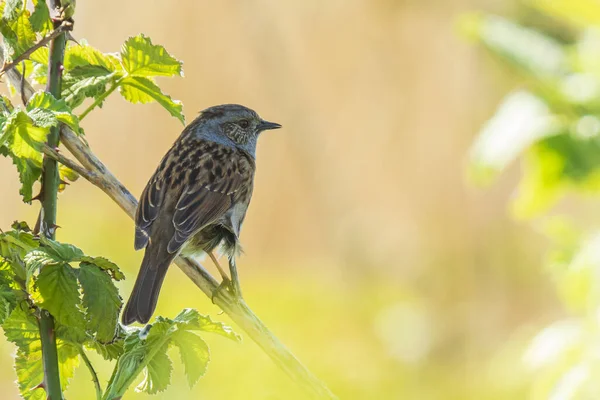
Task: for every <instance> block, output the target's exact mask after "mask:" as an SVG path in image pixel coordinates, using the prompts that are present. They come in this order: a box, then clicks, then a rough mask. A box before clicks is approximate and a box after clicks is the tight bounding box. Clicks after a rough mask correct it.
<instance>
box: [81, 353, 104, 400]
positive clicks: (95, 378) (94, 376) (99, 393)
mask: <svg viewBox="0 0 600 400" xmlns="http://www.w3.org/2000/svg"><path fill="white" fill-rule="evenodd" d="M78 350H79V355H80V356H81V358H82V359H83V362H84V364H85V365H86V367H87V368H88V369H89V370H90V374H91V375H92V382H94V387H95V388H96V400H101V399H102V386H101V385H100V380H99V379H98V374H97V373H96V370H95V369H94V366H93V365H92V363H91V362H90V359H89V358H88V356H87V354H85V350H84V349H83V346H79V347H78Z"/></svg>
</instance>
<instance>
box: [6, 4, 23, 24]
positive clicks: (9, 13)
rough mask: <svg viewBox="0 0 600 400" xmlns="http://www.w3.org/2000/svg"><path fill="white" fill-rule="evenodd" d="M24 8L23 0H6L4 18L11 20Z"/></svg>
mask: <svg viewBox="0 0 600 400" xmlns="http://www.w3.org/2000/svg"><path fill="white" fill-rule="evenodd" d="M22 9H23V0H5V2H4V11H3V13H2V18H3V19H5V20H7V21H11V20H14V19H16V18H17V16H18V15H19V12H20V10H22ZM3 23H4V21H3Z"/></svg>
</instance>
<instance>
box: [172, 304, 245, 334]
mask: <svg viewBox="0 0 600 400" xmlns="http://www.w3.org/2000/svg"><path fill="white" fill-rule="evenodd" d="M174 321H175V322H178V323H179V324H182V326H185V327H186V329H190V330H199V331H203V332H210V333H216V334H218V335H221V336H224V337H226V338H228V339H231V340H234V341H236V342H239V341H241V340H242V338H241V337H240V335H238V334H237V333H235V332H234V331H233V329H232V328H231V327H230V326H227V325H225V324H224V323H222V322H215V321H213V320H212V319H211V318H210V316H208V315H202V314H200V313H198V311H196V310H194V309H192V308H186V309H184V310H183V311H181V312H180V313H179V314H178V315H177V316H176V317H175V319H174Z"/></svg>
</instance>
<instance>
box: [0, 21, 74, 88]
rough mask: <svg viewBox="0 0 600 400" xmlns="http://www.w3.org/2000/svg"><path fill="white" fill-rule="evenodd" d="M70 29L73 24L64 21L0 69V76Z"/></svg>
mask: <svg viewBox="0 0 600 400" xmlns="http://www.w3.org/2000/svg"><path fill="white" fill-rule="evenodd" d="M72 29H73V23H71V22H69V21H64V22H63V23H62V24H61V25H60V26H59V27H58V28H56V29H55V30H53V31H52V32H50V33H49V34H47V35H46V36H44V37H43V38H42V39H40V41H39V42H37V43H36V44H34V45H33V46H31V47H30V48H29V49H27V50H25V51H24V52H23V53H21V54H20V55H19V56H18V57H17V58H15V59H14V60H13V61H12V62H9V63H8V64H4V66H3V67H2V69H0V76H2V75H3V74H4V73H6V72H8V71H10V70H11V69H13V68H14V67H16V66H17V65H18V64H19V63H20V62H21V61H24V60H27V59H28V58H29V56H30V55H31V54H33V52H34V51H36V50H37V49H39V48H40V47H42V46H45V45H46V44H48V43H49V42H50V41H52V40H54V39H56V38H57V37H58V35H60V34H61V33H63V32H66V31H70V30H72Z"/></svg>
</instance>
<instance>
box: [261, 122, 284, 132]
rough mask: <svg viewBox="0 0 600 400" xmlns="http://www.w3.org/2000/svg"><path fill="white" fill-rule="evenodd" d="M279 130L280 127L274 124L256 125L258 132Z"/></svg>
mask: <svg viewBox="0 0 600 400" xmlns="http://www.w3.org/2000/svg"><path fill="white" fill-rule="evenodd" d="M279 128H281V125H280V124H278V123H276V122H269V121H261V122H260V124H258V130H259V131H266V130H268V129H279Z"/></svg>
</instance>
